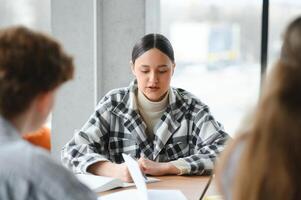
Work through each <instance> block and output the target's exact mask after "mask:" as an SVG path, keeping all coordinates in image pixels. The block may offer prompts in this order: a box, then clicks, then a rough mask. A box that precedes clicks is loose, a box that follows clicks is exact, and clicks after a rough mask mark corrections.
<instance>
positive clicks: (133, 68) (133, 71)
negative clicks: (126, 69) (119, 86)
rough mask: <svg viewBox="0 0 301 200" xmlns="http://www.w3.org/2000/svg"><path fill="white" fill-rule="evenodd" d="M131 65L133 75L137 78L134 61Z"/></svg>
mask: <svg viewBox="0 0 301 200" xmlns="http://www.w3.org/2000/svg"><path fill="white" fill-rule="evenodd" d="M130 65H131V70H132V73H133V74H134V76H136V73H135V66H134V63H133V61H130Z"/></svg>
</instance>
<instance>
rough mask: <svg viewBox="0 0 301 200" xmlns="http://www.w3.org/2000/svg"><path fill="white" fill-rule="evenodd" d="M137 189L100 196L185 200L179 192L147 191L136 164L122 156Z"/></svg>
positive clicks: (120, 199)
mask: <svg viewBox="0 0 301 200" xmlns="http://www.w3.org/2000/svg"><path fill="white" fill-rule="evenodd" d="M122 156H123V158H124V160H125V163H126V165H127V167H128V169H129V171H130V174H131V176H132V178H133V181H134V183H135V185H136V187H137V189H131V190H123V191H120V192H114V193H112V194H108V195H105V196H101V197H100V198H99V199H101V200H133V199H137V200H161V199H162V200H163V199H164V200H168V199H170V200H187V199H186V197H185V196H184V195H183V193H182V192H181V191H179V190H147V188H146V184H145V181H144V177H143V175H142V172H141V171H140V168H139V165H138V163H137V162H136V161H135V160H134V159H133V158H132V157H131V156H129V155H126V154H122Z"/></svg>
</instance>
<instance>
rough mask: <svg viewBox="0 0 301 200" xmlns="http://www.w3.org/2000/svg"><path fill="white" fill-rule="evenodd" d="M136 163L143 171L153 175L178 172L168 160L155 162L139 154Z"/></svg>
mask: <svg viewBox="0 0 301 200" xmlns="http://www.w3.org/2000/svg"><path fill="white" fill-rule="evenodd" d="M138 163H139V166H140V168H141V170H142V172H143V173H145V174H149V175H153V176H161V175H167V174H179V173H180V170H179V169H178V168H176V167H175V166H174V165H173V164H171V163H169V162H165V163H163V162H162V163H160V162H155V161H152V160H149V159H147V158H144V157H143V156H141V158H140V159H139V160H138Z"/></svg>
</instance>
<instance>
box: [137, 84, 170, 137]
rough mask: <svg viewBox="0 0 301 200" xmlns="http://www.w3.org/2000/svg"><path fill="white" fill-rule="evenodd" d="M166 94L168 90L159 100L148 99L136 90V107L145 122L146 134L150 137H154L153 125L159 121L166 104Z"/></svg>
mask: <svg viewBox="0 0 301 200" xmlns="http://www.w3.org/2000/svg"><path fill="white" fill-rule="evenodd" d="M168 94H169V91H168V92H167V93H166V95H165V96H164V98H163V99H162V100H161V101H150V100H148V99H147V98H146V97H145V96H144V94H143V93H142V92H141V91H139V90H138V95H137V100H138V109H139V112H140V115H141V116H142V118H143V120H144V122H145V123H146V126H147V134H148V136H149V137H150V138H152V139H153V138H154V133H155V126H156V124H157V123H158V122H159V120H160V118H161V116H162V115H163V113H164V111H165V109H166V106H167V104H168Z"/></svg>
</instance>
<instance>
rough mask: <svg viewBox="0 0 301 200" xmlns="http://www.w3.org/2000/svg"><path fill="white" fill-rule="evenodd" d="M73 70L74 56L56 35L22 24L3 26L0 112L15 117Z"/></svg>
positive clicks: (0, 64)
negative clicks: (52, 36) (46, 33)
mask: <svg viewBox="0 0 301 200" xmlns="http://www.w3.org/2000/svg"><path fill="white" fill-rule="evenodd" d="M73 71H74V66H73V60H72V57H70V56H69V55H67V54H66V53H65V52H64V51H63V50H62V48H61V46H60V44H59V43H58V42H56V41H55V40H53V39H52V38H50V37H48V36H46V35H44V34H42V33H39V32H35V31H32V30H29V29H28V28H25V27H22V26H17V27H11V28H7V29H2V30H0V114H1V115H2V116H3V117H5V118H8V119H11V118H13V117H15V116H17V115H18V114H20V113H22V112H24V111H25V110H26V109H27V108H28V107H29V105H30V103H31V102H32V100H33V99H34V98H35V97H36V96H37V95H39V94H42V93H44V92H48V91H51V90H53V89H55V88H56V87H58V86H59V85H61V84H62V83H63V82H65V81H67V80H69V79H71V78H72V77H73Z"/></svg>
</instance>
